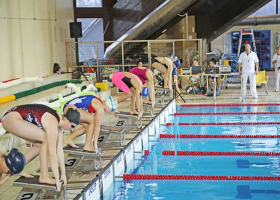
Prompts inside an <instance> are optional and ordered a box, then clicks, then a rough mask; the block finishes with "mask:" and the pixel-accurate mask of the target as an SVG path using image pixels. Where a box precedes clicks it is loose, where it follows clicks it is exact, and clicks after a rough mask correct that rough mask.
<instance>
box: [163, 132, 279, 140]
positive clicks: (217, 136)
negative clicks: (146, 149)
mask: <svg viewBox="0 0 280 200" xmlns="http://www.w3.org/2000/svg"><path fill="white" fill-rule="evenodd" d="M159 138H160V139H169V138H174V139H176V138H177V139H185V138H188V139H189V138H229V139H238V138H268V139H276V138H280V135H197V134H162V133H161V134H159Z"/></svg>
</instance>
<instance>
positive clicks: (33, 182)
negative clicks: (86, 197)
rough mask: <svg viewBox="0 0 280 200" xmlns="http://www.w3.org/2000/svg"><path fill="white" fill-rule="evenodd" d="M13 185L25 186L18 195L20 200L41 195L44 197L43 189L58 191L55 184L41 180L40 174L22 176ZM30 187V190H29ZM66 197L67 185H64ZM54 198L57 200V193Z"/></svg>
mask: <svg viewBox="0 0 280 200" xmlns="http://www.w3.org/2000/svg"><path fill="white" fill-rule="evenodd" d="M13 186H16V187H23V189H22V191H21V192H20V193H19V195H18V196H17V199H18V200H20V199H21V200H22V199H34V200H35V199H36V198H37V197H38V196H40V199H42V190H48V191H56V186H55V185H49V184H44V183H40V182H39V176H34V178H25V177H20V178H18V179H17V180H15V182H14V183H13ZM28 189H30V190H28ZM63 194H64V199H66V187H63ZM53 198H54V199H55V200H57V194H54V196H53Z"/></svg>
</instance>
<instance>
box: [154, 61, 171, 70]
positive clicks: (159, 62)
mask: <svg viewBox="0 0 280 200" xmlns="http://www.w3.org/2000/svg"><path fill="white" fill-rule="evenodd" d="M154 63H159V64H162V63H161V62H159V61H158V60H157V59H153V60H152V65H153V64H154ZM162 65H163V66H164V67H165V68H166V69H168V66H167V65H166V64H162Z"/></svg>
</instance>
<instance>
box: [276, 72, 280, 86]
mask: <svg viewBox="0 0 280 200" xmlns="http://www.w3.org/2000/svg"><path fill="white" fill-rule="evenodd" d="M275 78H276V82H275V91H278V90H279V82H280V70H275Z"/></svg>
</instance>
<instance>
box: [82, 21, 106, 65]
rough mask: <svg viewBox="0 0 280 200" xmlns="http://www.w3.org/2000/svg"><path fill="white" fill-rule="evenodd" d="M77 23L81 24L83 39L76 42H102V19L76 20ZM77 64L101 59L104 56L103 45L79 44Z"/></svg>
mask: <svg viewBox="0 0 280 200" xmlns="http://www.w3.org/2000/svg"><path fill="white" fill-rule="evenodd" d="M77 22H82V32H83V37H82V38H79V39H78V42H94V41H104V34H103V19H102V18H78V19H77ZM78 52H79V62H84V61H86V60H89V59H96V58H97V57H98V58H102V57H103V56H104V44H103V43H99V44H98V47H96V43H79V44H78Z"/></svg>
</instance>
